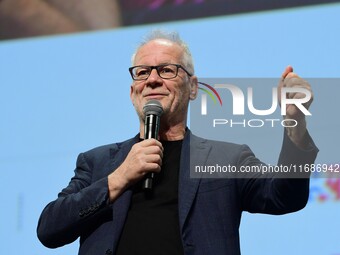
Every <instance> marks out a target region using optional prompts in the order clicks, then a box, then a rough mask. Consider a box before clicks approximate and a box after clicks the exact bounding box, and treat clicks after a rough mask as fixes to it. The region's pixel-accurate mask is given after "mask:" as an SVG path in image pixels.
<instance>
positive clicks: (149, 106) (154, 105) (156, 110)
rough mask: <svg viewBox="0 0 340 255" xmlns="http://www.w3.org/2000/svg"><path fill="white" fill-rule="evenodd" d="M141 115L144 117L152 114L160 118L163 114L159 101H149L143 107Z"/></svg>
mask: <svg viewBox="0 0 340 255" xmlns="http://www.w3.org/2000/svg"><path fill="white" fill-rule="evenodd" d="M143 113H144V115H145V116H147V115H151V114H154V115H157V116H159V117H160V116H161V115H162V114H163V107H162V105H161V103H160V102H159V101H157V100H150V101H148V102H147V103H146V104H145V105H144V107H143Z"/></svg>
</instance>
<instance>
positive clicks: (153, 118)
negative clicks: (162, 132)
mask: <svg viewBox="0 0 340 255" xmlns="http://www.w3.org/2000/svg"><path fill="white" fill-rule="evenodd" d="M143 112H144V116H145V119H144V139H150V138H154V139H158V132H159V126H160V121H161V115H162V114H163V107H162V105H161V103H160V102H159V101H157V100H150V101H148V102H147V103H146V104H145V105H144V107H143ZM154 175H155V173H148V174H147V175H146V178H145V179H144V183H143V188H144V189H146V190H152V181H153V178H154Z"/></svg>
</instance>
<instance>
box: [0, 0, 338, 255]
mask: <svg viewBox="0 0 340 255" xmlns="http://www.w3.org/2000/svg"><path fill="white" fill-rule="evenodd" d="M339 21H340V5H339V4H332V5H322V6H314V7H305V8H295V9H287V10H278V11H270V12H258V13H252V14H242V15H232V16H226V17H218V18H207V19H200V20H193V21H185V22H173V23H163V24H158V25H149V26H136V27H129V28H122V29H115V30H106V31H99V32H87V33H79V34H72V35H61V36H50V37H39V38H32V39H23V40H12V41H3V42H1V43H0V88H1V94H0V98H1V100H0V113H1V115H0V116H1V125H0V142H1V143H0V144H1V147H0V171H1V172H0V173H1V192H0V201H1V203H2V205H1V208H2V210H1V217H0V240H2V243H1V245H0V253H1V254H14V253H15V254H19V253H24V254H35V255H38V254H44V255H45V254H77V249H78V243H77V242H75V243H73V244H71V245H68V246H65V247H63V248H59V249H56V250H50V249H47V248H45V247H43V246H42V245H41V244H40V243H39V241H38V239H37V237H36V225H37V222H38V218H39V215H40V213H41V211H42V209H43V208H44V206H45V205H46V204H47V203H48V202H49V201H51V200H54V199H55V198H56V195H57V193H58V192H59V191H60V190H61V189H62V188H63V187H65V186H66V185H67V184H68V181H69V180H70V178H71V177H72V175H73V169H74V167H75V159H76V157H77V155H78V153H79V152H82V151H86V150H89V149H91V148H93V147H96V146H98V145H102V144H107V143H111V142H116V141H122V140H125V139H127V138H129V137H131V136H133V135H135V134H136V133H137V132H138V118H137V116H136V113H135V112H134V109H133V107H132V104H131V102H130V98H129V91H130V88H129V86H130V84H131V78H130V76H129V74H128V71H127V69H128V67H129V66H130V57H131V54H132V53H133V51H134V50H135V48H136V47H137V45H138V42H139V41H140V40H141V38H142V37H143V35H144V34H145V33H147V32H148V31H150V30H151V29H153V28H164V29H169V30H177V31H178V32H179V33H180V34H181V36H182V37H183V39H184V40H185V41H187V43H188V44H189V46H190V47H191V51H192V54H193V56H194V61H195V66H196V74H197V76H199V77H278V78H279V77H280V75H281V73H282V72H283V70H284V68H285V67H286V66H287V65H288V64H290V65H292V66H293V67H294V70H295V71H296V72H297V73H298V74H299V75H300V76H303V77H323V78H326V77H327V78H328V77H339V68H340V63H339V62H340V49H339V45H340V35H339V32H338V30H339ZM314 90H315V91H325V88H324V87H322V84H318V85H317V86H316V87H315V89H314ZM339 93H340V87H339V88H338V89H334V91H329V92H328V93H327V94H326V96H324V97H323V101H322V102H319V103H318V104H316V105H319V106H321V107H322V106H323V107H324V108H323V109H320V108H319V109H316V108H315V112H318V113H319V114H318V115H316V114H314V116H313V118H314V120H313V122H314V123H322V125H321V124H320V126H318V127H317V128H316V127H315V126H314V127H313V126H311V129H313V132H312V135H313V137H314V138H315V140H316V141H317V143H318V145H319V147H320V150H321V153H320V157H319V158H318V161H319V162H322V161H323V154H324V155H325V159H326V154H327V151H333V152H334V151H338V149H339V140H340V139H339V136H338V135H337V132H336V130H338V128H339V126H340V124H339V114H338V110H339V107H338V103H336V102H337V99H338V95H339ZM315 97H316V100H317V97H318V94H317V93H316V96H315ZM327 104H330V105H331V106H332V113H333V115H331V118H325V115H323V112H326V111H327V110H328V107H326V105H327ZM328 128H329V130H328ZM280 138H281V137H280ZM277 147H278V148H277V149H279V147H280V145H279V144H278V145H277ZM254 151H256V152H258V154H261V155H263V158H266V151H267V150H266V148H265V144H263V143H262V146H261V147H255V148H254ZM326 161H327V162H322V163H327V164H332V163H339V161H340V160H339V157H334V158H332V159H329V158H327V160H326ZM334 181H336V180H334ZM326 182H327V179H313V180H312V183H311V189H312V196H311V198H310V201H309V203H308V205H307V207H306V208H305V209H304V210H302V211H300V212H298V213H295V214H290V215H285V216H279V217H277V216H268V215H250V214H244V217H243V219H242V223H241V250H242V254H244V255H250V254H277V255H281V254H282V255H283V254H315V255H321V254H327V255H336V254H340V242H339V238H338V237H339V229H340V221H339V219H338V215H339V213H340V207H339V194H340V191H339V189H340V184H338V191H337V192H334V191H331V190H330V189H329V188H328V187H327V186H326ZM337 196H338V197H337ZM207 220H208V219H207Z"/></svg>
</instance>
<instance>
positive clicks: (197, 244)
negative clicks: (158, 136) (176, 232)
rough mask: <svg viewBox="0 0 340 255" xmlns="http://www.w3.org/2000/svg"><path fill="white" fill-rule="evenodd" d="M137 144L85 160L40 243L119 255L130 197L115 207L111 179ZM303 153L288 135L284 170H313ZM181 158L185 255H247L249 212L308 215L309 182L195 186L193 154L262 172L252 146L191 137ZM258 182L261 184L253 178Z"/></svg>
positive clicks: (47, 216)
mask: <svg viewBox="0 0 340 255" xmlns="http://www.w3.org/2000/svg"><path fill="white" fill-rule="evenodd" d="M138 140H139V138H138V136H136V137H134V138H132V139H130V140H127V141H124V142H122V143H115V144H110V145H105V146H101V147H98V148H95V149H93V150H90V151H88V152H85V153H81V154H80V155H79V156H78V159H77V167H76V169H75V175H74V177H73V178H72V179H71V181H70V183H69V185H68V186H67V187H66V188H64V189H63V190H62V191H61V192H60V193H59V195H58V198H57V199H56V200H55V201H53V202H51V203H49V204H48V205H47V206H46V207H45V209H44V210H43V212H42V214H41V216H40V219H39V223H38V228H37V233H38V238H39V239H40V241H41V242H42V243H43V244H44V245H45V246H47V247H50V248H55V247H60V246H63V245H65V244H68V243H71V242H73V241H75V240H76V239H77V238H78V237H80V248H79V254H80V255H109V254H114V253H115V249H116V247H117V243H118V240H119V237H120V234H121V232H122V229H123V225H124V221H125V218H126V216H127V212H128V208H129V205H130V200H131V195H132V191H131V189H127V190H126V191H125V192H124V193H122V195H121V196H120V197H119V198H118V199H117V200H116V201H115V202H114V203H112V204H109V203H108V184H107V182H108V180H107V176H108V175H109V174H110V173H111V172H112V171H114V170H115V169H116V168H117V167H118V166H119V165H120V164H121V163H122V162H123V161H124V159H125V158H126V156H127V154H128V153H129V151H130V149H131V147H132V146H133V144H135V143H137V142H138ZM310 141H311V143H310V148H309V149H308V150H304V151H303V150H300V149H298V148H297V147H296V146H295V145H294V144H293V143H292V142H291V141H290V139H289V138H288V137H287V135H286V134H285V135H284V139H283V145H282V150H281V153H280V157H279V162H278V164H280V165H289V164H298V165H299V164H308V163H312V162H314V160H315V157H316V154H317V151H318V149H317V148H316V147H315V145H314V144H313V142H312V140H310ZM182 146H183V147H182V152H181V162H180V173H179V191H178V199H179V202H178V210H179V225H180V231H181V238H182V243H183V247H184V252H185V254H187V255H200V254H202V255H206V254H214V255H219V254H223V255H229V254H230V255H237V254H240V244H239V225H240V219H241V213H242V211H248V212H251V213H269V214H284V213H289V212H294V211H297V210H299V209H301V208H303V207H304V206H305V205H306V203H307V200H308V194H309V178H308V176H306V177H307V178H300V179H282V178H242V179H240V178H218V179H207V178H190V171H189V168H190V162H189V154H190V150H191V155H192V158H191V162H195V165H216V164H219V165H235V166H237V167H239V166H241V165H260V164H263V163H262V162H260V161H259V160H258V159H257V158H256V157H255V156H254V154H253V153H252V151H251V150H250V149H249V148H248V147H247V146H245V145H237V144H232V143H226V142H217V141H211V140H206V139H202V138H199V137H197V136H194V135H192V134H191V133H190V131H187V133H186V135H185V138H184V141H183V145H182ZM254 177H256V176H254Z"/></svg>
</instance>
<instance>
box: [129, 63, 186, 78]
mask: <svg viewBox="0 0 340 255" xmlns="http://www.w3.org/2000/svg"><path fill="white" fill-rule="evenodd" d="M170 65H172V66H176V67H177V69H176V75H175V76H174V77H171V78H163V77H162V76H161V75H160V74H159V68H160V67H164V66H170ZM136 67H146V68H150V73H149V75H148V77H146V78H143V79H138V78H135V77H134V75H133V71H132V70H133V69H134V68H136ZM179 68H181V69H183V71H184V72H186V74H187V75H188V76H189V77H191V76H192V74H191V73H189V72H188V71H187V70H186V69H185V68H184V67H183V66H182V65H180V64H162V65H157V66H147V65H139V66H132V67H130V68H129V72H130V75H131V77H132V79H133V80H134V81H145V80H147V79H148V78H149V77H150V75H151V72H152V70H153V69H156V71H157V74H158V76H159V77H161V78H162V79H166V80H169V79H174V78H176V77H177V75H178V69H179Z"/></svg>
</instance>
